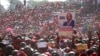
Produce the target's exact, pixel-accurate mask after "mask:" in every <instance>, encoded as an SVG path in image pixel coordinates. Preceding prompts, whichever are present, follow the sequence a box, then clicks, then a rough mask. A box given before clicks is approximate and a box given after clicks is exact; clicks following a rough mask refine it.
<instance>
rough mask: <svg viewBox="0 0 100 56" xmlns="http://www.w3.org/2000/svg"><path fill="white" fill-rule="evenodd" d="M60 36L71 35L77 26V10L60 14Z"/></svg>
mask: <svg viewBox="0 0 100 56" xmlns="http://www.w3.org/2000/svg"><path fill="white" fill-rule="evenodd" d="M58 26H59V32H58V35H59V36H66V37H71V36H72V35H73V28H74V26H75V12H66V13H59V14H58Z"/></svg>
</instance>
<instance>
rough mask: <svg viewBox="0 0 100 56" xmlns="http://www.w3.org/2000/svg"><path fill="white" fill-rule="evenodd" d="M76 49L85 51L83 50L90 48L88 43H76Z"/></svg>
mask: <svg viewBox="0 0 100 56" xmlns="http://www.w3.org/2000/svg"><path fill="white" fill-rule="evenodd" d="M76 49H77V51H83V50H86V49H88V46H87V44H76Z"/></svg>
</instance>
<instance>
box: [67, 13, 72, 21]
mask: <svg viewBox="0 0 100 56" xmlns="http://www.w3.org/2000/svg"><path fill="white" fill-rule="evenodd" d="M66 18H67V21H70V20H71V19H72V14H71V13H67V15H66Z"/></svg>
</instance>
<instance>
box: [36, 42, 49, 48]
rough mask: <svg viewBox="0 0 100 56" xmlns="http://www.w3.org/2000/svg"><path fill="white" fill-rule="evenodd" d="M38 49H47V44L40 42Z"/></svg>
mask: <svg viewBox="0 0 100 56" xmlns="http://www.w3.org/2000/svg"><path fill="white" fill-rule="evenodd" d="M37 47H38V48H46V47H47V42H38V43H37Z"/></svg>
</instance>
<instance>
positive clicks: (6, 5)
mask: <svg viewBox="0 0 100 56" xmlns="http://www.w3.org/2000/svg"><path fill="white" fill-rule="evenodd" d="M20 1H23V0H20ZM27 1H28V0H27ZM36 1H37V0H36ZM38 1H42V0H38ZM48 1H49V2H55V1H65V0H48ZM0 4H2V5H3V6H4V8H5V9H7V8H8V6H9V5H10V4H9V2H8V0H0Z"/></svg>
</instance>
